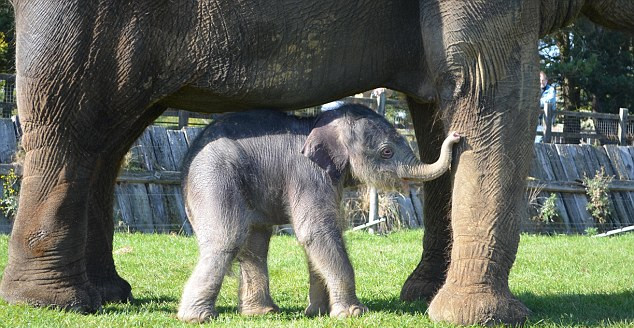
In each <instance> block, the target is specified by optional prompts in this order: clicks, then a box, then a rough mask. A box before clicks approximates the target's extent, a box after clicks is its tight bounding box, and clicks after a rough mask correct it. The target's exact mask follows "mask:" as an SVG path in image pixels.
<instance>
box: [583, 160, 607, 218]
mask: <svg viewBox="0 0 634 328" xmlns="http://www.w3.org/2000/svg"><path fill="white" fill-rule="evenodd" d="M613 179H614V177H613V176H606V175H605V170H604V169H603V167H601V170H600V171H597V172H596V174H595V176H594V177H593V178H590V177H588V176H586V175H585V174H584V177H583V184H584V185H585V187H586V195H587V196H588V204H587V205H586V209H587V210H588V212H589V213H590V215H592V218H594V220H595V221H596V222H597V223H599V224H606V223H607V222H608V220H609V219H610V216H611V215H612V210H611V207H612V206H611V204H610V196H609V195H608V186H609V185H610V182H612V180H613Z"/></svg>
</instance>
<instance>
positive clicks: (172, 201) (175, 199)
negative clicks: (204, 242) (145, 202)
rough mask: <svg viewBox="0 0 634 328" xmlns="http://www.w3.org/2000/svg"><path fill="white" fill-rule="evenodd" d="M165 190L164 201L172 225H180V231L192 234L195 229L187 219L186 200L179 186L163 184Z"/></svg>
mask: <svg viewBox="0 0 634 328" xmlns="http://www.w3.org/2000/svg"><path fill="white" fill-rule="evenodd" d="M163 188H164V190H165V195H164V198H163V199H164V201H165V206H166V210H167V215H168V218H169V223H170V224H171V225H172V226H175V227H180V231H182V232H183V233H185V234H186V235H191V234H192V233H193V229H192V228H191V225H190V224H189V221H188V220H187V215H186V214H185V206H184V204H185V202H184V200H183V195H182V193H181V188H180V187H179V186H167V185H166V186H163Z"/></svg>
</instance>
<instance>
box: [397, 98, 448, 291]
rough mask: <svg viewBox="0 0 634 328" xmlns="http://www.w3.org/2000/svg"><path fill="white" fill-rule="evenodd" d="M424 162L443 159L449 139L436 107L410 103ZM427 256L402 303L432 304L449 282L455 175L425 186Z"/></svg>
mask: <svg viewBox="0 0 634 328" xmlns="http://www.w3.org/2000/svg"><path fill="white" fill-rule="evenodd" d="M408 105H409V109H410V113H411V117H412V121H413V123H414V129H415V132H416V139H417V141H418V150H419V152H420V156H421V160H422V161H423V162H425V163H433V162H435V161H436V160H437V159H438V156H440V148H441V145H442V143H443V140H444V139H445V129H444V125H443V121H442V120H441V119H440V117H438V114H439V113H438V111H437V105H436V104H420V103H416V102H415V101H413V100H412V99H408ZM423 188H424V191H425V193H424V196H425V203H424V210H423V211H424V226H425V234H424V235H423V255H422V258H421V260H420V263H418V266H417V267H416V269H414V272H412V273H411V274H410V275H409V277H408V278H407V280H406V281H405V284H404V285H403V289H402V290H401V300H404V301H415V300H418V299H424V300H427V301H431V299H432V297H433V296H434V295H435V294H436V292H437V291H438V289H439V288H440V287H441V286H442V284H443V283H444V282H445V276H446V272H447V268H448V266H449V253H450V251H451V227H450V225H449V224H450V218H449V216H450V208H451V174H450V173H445V174H444V175H442V176H441V177H439V178H438V179H435V180H432V181H428V182H425V184H424V186H423Z"/></svg>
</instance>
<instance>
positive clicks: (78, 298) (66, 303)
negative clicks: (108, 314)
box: [0, 267, 102, 313]
mask: <svg viewBox="0 0 634 328" xmlns="http://www.w3.org/2000/svg"><path fill="white" fill-rule="evenodd" d="M49 276H55V275H49ZM0 296H1V297H2V298H3V299H4V300H5V301H7V302H8V303H10V304H28V305H32V306H38V307H53V308H58V309H63V310H68V311H77V312H80V313H94V312H97V311H98V310H100V309H101V304H102V301H101V295H100V294H99V291H98V290H97V289H96V288H95V287H94V286H93V285H92V284H91V283H90V282H88V281H87V280H80V281H72V280H66V279H65V280H60V279H54V280H53V279H49V280H41V279H37V275H29V274H23V273H16V272H14V271H13V270H11V268H10V267H7V268H6V269H5V271H4V277H3V279H2V282H1V283H0Z"/></svg>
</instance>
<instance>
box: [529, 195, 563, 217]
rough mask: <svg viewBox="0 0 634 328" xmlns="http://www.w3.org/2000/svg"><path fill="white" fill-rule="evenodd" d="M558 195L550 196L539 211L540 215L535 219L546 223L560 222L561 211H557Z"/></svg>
mask: <svg viewBox="0 0 634 328" xmlns="http://www.w3.org/2000/svg"><path fill="white" fill-rule="evenodd" d="M556 202H557V194H550V196H548V198H546V200H544V204H543V205H542V206H541V208H540V209H539V213H538V215H537V217H536V218H535V219H536V220H537V221H540V222H544V223H552V222H555V220H559V211H558V210H557V203H556Z"/></svg>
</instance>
